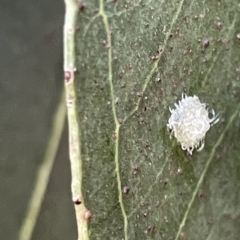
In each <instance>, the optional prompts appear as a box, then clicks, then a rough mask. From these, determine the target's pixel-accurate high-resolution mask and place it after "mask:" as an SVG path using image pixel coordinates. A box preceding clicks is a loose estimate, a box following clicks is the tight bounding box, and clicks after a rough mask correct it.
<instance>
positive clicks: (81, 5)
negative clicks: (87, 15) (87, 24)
mask: <svg viewBox="0 0 240 240" xmlns="http://www.w3.org/2000/svg"><path fill="white" fill-rule="evenodd" d="M77 3H78V8H79V10H81V11H83V10H84V8H85V6H84V4H83V0H77Z"/></svg>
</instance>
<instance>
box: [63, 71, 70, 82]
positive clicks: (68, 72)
mask: <svg viewBox="0 0 240 240" xmlns="http://www.w3.org/2000/svg"><path fill="white" fill-rule="evenodd" d="M64 78H65V83H69V82H70V80H71V78H72V74H71V72H70V71H65V72H64Z"/></svg>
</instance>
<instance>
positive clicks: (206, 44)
mask: <svg viewBox="0 0 240 240" xmlns="http://www.w3.org/2000/svg"><path fill="white" fill-rule="evenodd" d="M209 45H210V42H209V40H208V39H205V40H204V41H203V46H204V47H205V48H208V47H209Z"/></svg>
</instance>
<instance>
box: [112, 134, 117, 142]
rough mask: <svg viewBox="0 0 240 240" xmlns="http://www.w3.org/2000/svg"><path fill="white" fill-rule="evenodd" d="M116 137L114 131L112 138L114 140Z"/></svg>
mask: <svg viewBox="0 0 240 240" xmlns="http://www.w3.org/2000/svg"><path fill="white" fill-rule="evenodd" d="M116 139H117V136H116V134H115V133H114V134H113V135H112V140H113V141H115V140H116Z"/></svg>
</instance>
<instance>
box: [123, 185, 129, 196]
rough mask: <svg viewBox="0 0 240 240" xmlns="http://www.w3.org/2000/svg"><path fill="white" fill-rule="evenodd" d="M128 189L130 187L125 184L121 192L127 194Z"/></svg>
mask: <svg viewBox="0 0 240 240" xmlns="http://www.w3.org/2000/svg"><path fill="white" fill-rule="evenodd" d="M129 191H130V188H129V187H127V186H125V187H124V188H123V193H124V194H126V195H127V194H128V193H129Z"/></svg>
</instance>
